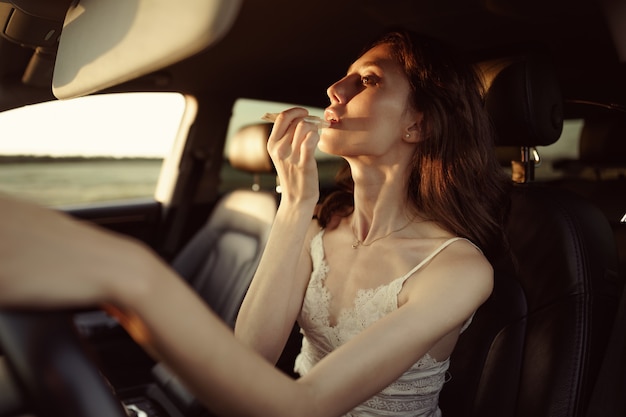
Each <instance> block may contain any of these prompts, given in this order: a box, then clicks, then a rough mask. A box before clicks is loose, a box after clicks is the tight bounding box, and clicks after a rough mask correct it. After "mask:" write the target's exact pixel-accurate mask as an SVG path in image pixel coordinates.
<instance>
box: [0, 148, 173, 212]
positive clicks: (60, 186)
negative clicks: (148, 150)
mask: <svg viewBox="0 0 626 417" xmlns="http://www.w3.org/2000/svg"><path fill="white" fill-rule="evenodd" d="M161 163H162V162H161V160H156V159H128V160H126V159H120V160H116V159H104V160H91V159H77V160H76V161H71V160H70V161H65V160H61V161H59V160H56V161H55V160H51V161H48V162H40V161H37V160H34V161H32V160H27V161H22V162H15V161H13V162H11V161H8V160H6V159H5V160H3V161H0V191H1V192H5V193H10V194H13V195H16V196H19V197H22V198H26V199H29V200H31V201H35V202H37V203H40V204H43V205H47V206H61V205H73V204H82V203H88V202H94V201H109V200H118V199H125V198H137V197H150V196H152V195H154V190H155V187H156V183H157V180H158V177H159V170H160V169H161Z"/></svg>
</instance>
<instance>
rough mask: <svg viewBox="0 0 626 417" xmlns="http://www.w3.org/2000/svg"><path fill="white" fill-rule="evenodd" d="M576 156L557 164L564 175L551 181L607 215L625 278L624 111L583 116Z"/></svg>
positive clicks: (625, 115) (625, 125)
mask: <svg viewBox="0 0 626 417" xmlns="http://www.w3.org/2000/svg"><path fill="white" fill-rule="evenodd" d="M579 152H580V154H579V158H578V159H577V160H570V161H559V162H558V163H557V164H556V165H557V168H560V169H561V170H562V171H563V172H564V178H563V179H560V180H557V181H555V182H554V185H556V186H558V187H561V188H565V189H568V190H571V191H573V192H575V193H577V194H580V195H582V196H583V197H585V198H586V199H587V200H589V201H591V202H592V203H593V204H595V205H597V206H598V207H599V208H600V209H601V210H602V211H603V212H604V214H605V215H606V217H607V218H608V220H609V223H610V225H611V228H612V229H613V235H614V237H615V242H616V244H617V249H618V253H619V262H620V273H621V276H622V279H626V114H624V113H623V112H613V113H608V112H603V113H601V114H597V115H594V116H591V117H587V118H585V121H584V125H583V129H582V132H581V136H580V144H579Z"/></svg>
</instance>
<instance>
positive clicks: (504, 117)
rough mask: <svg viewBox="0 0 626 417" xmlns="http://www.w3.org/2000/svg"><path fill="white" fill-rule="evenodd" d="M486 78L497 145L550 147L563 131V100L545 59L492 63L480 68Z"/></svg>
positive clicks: (488, 107) (516, 59) (551, 69)
mask: <svg viewBox="0 0 626 417" xmlns="http://www.w3.org/2000/svg"><path fill="white" fill-rule="evenodd" d="M479 69H480V71H481V72H482V73H483V75H484V77H485V83H486V92H485V106H486V108H487V112H488V113H489V114H490V116H491V119H492V122H493V124H494V127H495V129H496V134H497V145H498V146H547V145H550V144H552V143H554V142H556V140H557V139H558V138H559V136H560V135H561V130H562V129H563V100H562V96H561V90H560V87H559V84H558V80H557V77H556V73H555V72H554V68H553V67H552V65H551V64H550V62H549V61H548V60H547V59H545V58H543V57H539V56H536V57H523V58H512V59H506V60H498V61H490V62H485V63H482V64H480V65H479Z"/></svg>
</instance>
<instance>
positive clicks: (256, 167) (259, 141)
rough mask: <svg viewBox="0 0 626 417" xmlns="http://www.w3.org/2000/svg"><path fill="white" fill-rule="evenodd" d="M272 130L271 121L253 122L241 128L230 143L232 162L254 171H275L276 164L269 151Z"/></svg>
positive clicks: (234, 165) (237, 166)
mask: <svg viewBox="0 0 626 417" xmlns="http://www.w3.org/2000/svg"><path fill="white" fill-rule="evenodd" d="M271 131H272V124H271V123H258V124H252V125H247V126H244V127H242V128H241V129H239V131H238V132H237V133H235V135H234V136H233V137H232V138H231V141H230V144H229V149H228V160H229V162H230V164H231V165H232V166H233V167H234V168H237V169H240V170H242V171H248V172H252V173H259V174H260V173H271V172H274V164H273V163H272V160H271V159H270V155H269V153H267V139H268V138H269V137H270V132H271Z"/></svg>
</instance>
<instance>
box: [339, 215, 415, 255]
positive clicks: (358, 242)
mask: <svg viewBox="0 0 626 417" xmlns="http://www.w3.org/2000/svg"><path fill="white" fill-rule="evenodd" d="M413 220H415V218H413V219H411V220H409V222H408V223H407V224H405V225H404V226H402V227H401V228H399V229H396V230H393V231H391V232H389V233H387V234H386V235H384V236H381V237H377V238H376V239H374V240H372V241H371V242H370V243H365V242H363V241H361V239H359V238H358V237H357V236H356V232H355V231H354V224H352V223H351V224H350V229H352V236H353V237H354V240H353V241H352V249H358V248H359V246H370V245H372V244H373V243H374V242H377V241H379V240H381V239H384V238H386V237H389V236H391V235H393V234H394V233H398V232H399V231H401V230H404V229H406V228H407V227H408V226H409V225H410V224H411V223H413ZM425 221H426V220H422V221H420V222H418V223H423V222H425Z"/></svg>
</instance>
